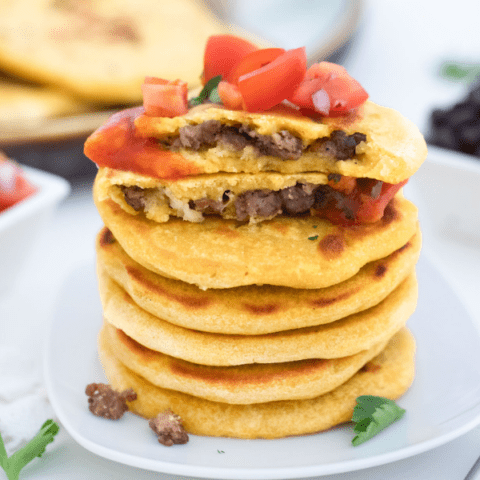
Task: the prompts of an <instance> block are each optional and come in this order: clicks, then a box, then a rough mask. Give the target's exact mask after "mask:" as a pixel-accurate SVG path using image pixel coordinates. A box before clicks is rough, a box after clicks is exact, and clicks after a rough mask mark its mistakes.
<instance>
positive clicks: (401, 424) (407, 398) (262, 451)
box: [44, 255, 480, 479]
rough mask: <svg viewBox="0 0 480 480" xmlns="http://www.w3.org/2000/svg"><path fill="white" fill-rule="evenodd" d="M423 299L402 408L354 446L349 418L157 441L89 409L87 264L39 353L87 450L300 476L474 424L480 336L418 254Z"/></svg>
mask: <svg viewBox="0 0 480 480" xmlns="http://www.w3.org/2000/svg"><path fill="white" fill-rule="evenodd" d="M417 273H418V278H419V284H420V300H419V303H418V307H417V310H416V312H415V314H414V315H413V316H412V318H411V319H410V320H409V322H408V325H409V327H410V329H411V330H412V331H413V333H414V335H415V337H416V340H417V361H416V364H417V374H416V377H415V381H414V383H413V385H412V387H411V389H410V390H409V391H408V392H407V393H406V394H405V395H404V396H403V397H402V398H401V399H400V400H399V401H398V403H399V405H400V406H402V407H403V408H405V409H406V410H407V413H406V414H405V416H404V417H403V418H402V419H401V420H400V421H398V422H396V423H395V424H393V425H391V426H390V427H389V428H388V429H386V430H384V431H383V432H381V433H380V434H379V435H377V436H376V437H374V438H373V439H372V440H370V441H368V442H366V443H365V444H363V445H361V446H359V447H353V446H352V445H351V443H350V442H351V439H352V438H353V431H352V426H351V425H350V424H347V425H343V426H341V427H339V428H335V429H333V430H331V431H328V432H325V433H321V434H317V435H310V436H303V437H292V438H285V439H281V440H236V439H227V438H210V437H198V436H194V435H191V436H190V442H189V443H187V444H186V445H181V446H180V445H178V446H173V447H171V448H167V447H164V446H162V445H160V444H159V443H158V442H157V440H156V437H155V435H154V434H153V432H152V431H151V430H150V428H149V427H148V424H147V422H146V420H144V419H142V418H139V417H137V416H135V415H132V414H128V413H127V414H126V415H125V416H124V417H123V418H122V419H121V420H119V421H109V420H105V419H102V418H99V417H95V416H94V415H92V414H91V413H90V412H89V410H88V408H87V397H86V395H85V393H84V391H85V386H86V385H87V384H88V383H91V382H102V381H103V382H105V377H104V375H103V371H102V368H101V366H100V363H99V361H98V358H97V353H96V336H97V332H98V330H99V329H100V327H101V324H102V313H101V306H100V301H99V298H98V293H97V289H96V281H95V273H94V267H93V265H91V266H87V267H85V268H82V269H79V270H77V271H76V272H75V273H74V274H73V275H72V276H71V277H70V278H69V279H68V281H67V282H66V285H65V288H64V290H63V291H62V292H61V296H60V297H59V298H60V299H61V300H60V304H59V308H58V312H57V315H56V317H55V318H54V320H53V323H52V325H51V331H50V334H49V338H48V341H47V348H46V351H45V359H44V360H45V377H46V384H47V389H48V393H49V397H50V400H51V403H52V405H53V408H54V410H55V412H56V414H57V416H58V418H59V420H60V421H61V422H62V424H63V425H64V427H65V428H66V429H67V430H68V432H69V433H70V434H71V435H72V437H73V438H74V439H76V440H77V441H78V443H80V444H81V445H83V446H84V447H85V448H86V449H88V450H90V451H92V452H94V453H96V454H98V455H101V456H103V457H106V458H108V459H111V460H114V461H117V462H120V463H124V464H128V465H132V466H136V467H140V468H143V469H147V470H153V471H158V472H164V473H170V474H177V475H186V476H189V477H192V476H193V477H206V478H221V479H233V478H235V479H255V478H262V479H287V478H305V477H311V476H320V475H327V474H333V473H342V472H348V471H353V470H359V469H363V468H368V467H372V466H376V465H382V464H385V463H388V462H392V461H395V460H399V459H403V458H406V457H409V456H412V455H416V454H419V453H421V452H425V451H427V450H429V449H432V448H434V447H436V446H439V445H441V444H444V443H446V442H448V441H450V440H453V439H454V438H456V437H458V436H460V435H462V434H464V433H466V432H467V431H469V430H471V429H473V428H474V427H475V426H477V425H479V424H480V369H479V367H478V365H480V337H479V334H478V333H479V332H478V331H477V330H476V328H475V326H474V325H473V323H472V322H471V320H470V318H469V316H468V314H467V312H466V311H465V309H464V308H463V306H462V305H461V303H460V302H459V300H458V298H457V297H456V296H455V295H454V293H453V291H452V290H451V288H450V287H449V285H448V283H447V282H446V281H445V280H444V279H442V278H441V276H440V275H439V273H438V272H437V270H436V269H435V268H434V267H433V266H432V264H431V263H430V262H429V261H428V260H427V259H426V258H425V255H422V257H421V259H420V261H419V264H418V268H417Z"/></svg>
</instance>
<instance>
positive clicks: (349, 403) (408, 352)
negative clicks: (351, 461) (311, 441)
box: [99, 329, 415, 438]
mask: <svg viewBox="0 0 480 480" xmlns="http://www.w3.org/2000/svg"><path fill="white" fill-rule="evenodd" d="M99 352H100V359H101V361H102V364H103V368H104V370H105V374H106V376H107V378H108V381H109V383H110V384H111V385H112V386H113V388H115V389H117V390H120V391H121V390H124V389H127V388H133V389H134V391H135V392H136V393H137V395H138V398H137V400H135V401H134V402H131V403H130V404H129V408H130V410H131V411H132V412H134V413H137V414H139V415H141V416H143V417H145V418H153V417H155V416H156V415H157V414H158V413H160V412H162V411H165V410H167V409H170V410H172V411H174V412H175V413H176V414H178V415H180V417H181V418H182V420H183V424H184V426H185V428H186V430H187V431H188V432H189V433H192V434H196V435H208V436H222V437H235V438H281V437H286V436H290V435H302V434H309V433H316V432H320V431H323V430H327V429H329V428H331V427H334V426H336V425H338V424H341V423H344V422H347V421H349V420H350V419H351V417H352V413H353V408H354V406H355V403H356V402H355V399H356V398H357V397H358V396H360V395H378V396H382V397H387V398H391V399H396V398H398V397H399V396H401V395H402V394H403V393H404V392H405V391H406V390H407V389H408V387H409V386H410V385H411V383H412V381H413V376H414V368H415V367H414V355H415V341H414V339H413V336H412V335H411V333H410V332H409V331H408V330H406V329H403V330H401V331H400V332H399V333H398V334H396V335H395V336H394V337H393V338H392V340H391V341H390V342H389V343H388V345H387V347H386V348H385V350H384V351H383V352H382V353H381V354H380V355H378V356H377V357H376V358H374V359H373V360H372V361H371V362H369V363H368V364H367V368H365V369H362V370H360V371H359V372H358V373H356V374H355V375H354V376H353V377H352V378H351V379H350V380H348V381H347V382H345V383H344V384H343V385H341V386H340V387H338V388H336V389H335V390H333V391H331V392H329V393H327V394H325V395H322V396H319V397H315V398H312V399H308V400H282V401H277V402H268V403H259V404H250V405H232V404H226V403H220V402H213V401H210V400H205V399H202V398H199V397H194V396H192V395H188V394H185V393H181V392H177V391H175V390H167V389H164V388H160V387H155V386H153V385H152V384H151V383H150V382H148V381H146V380H145V379H144V378H142V377H140V376H138V375H136V374H135V373H133V372H132V371H130V370H129V369H128V368H126V367H125V366H124V365H123V364H122V363H121V362H120V361H119V360H117V359H116V357H115V355H114V353H113V352H112V350H111V348H110V347H109V345H108V344H107V343H106V342H103V341H102V339H100V343H99Z"/></svg>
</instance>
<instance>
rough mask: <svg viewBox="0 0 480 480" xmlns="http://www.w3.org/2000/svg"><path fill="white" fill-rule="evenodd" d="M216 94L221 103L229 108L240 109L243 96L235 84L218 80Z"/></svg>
mask: <svg viewBox="0 0 480 480" xmlns="http://www.w3.org/2000/svg"><path fill="white" fill-rule="evenodd" d="M217 91H218V96H219V97H220V100H221V101H222V103H223V105H224V106H225V107H226V108H228V109H230V110H241V109H242V108H243V98H242V94H241V93H240V90H239V89H238V87H237V86H236V85H234V84H233V83H229V82H223V81H222V82H220V83H219V84H218V87H217Z"/></svg>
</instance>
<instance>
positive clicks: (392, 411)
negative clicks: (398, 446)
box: [352, 395, 405, 447]
mask: <svg viewBox="0 0 480 480" xmlns="http://www.w3.org/2000/svg"><path fill="white" fill-rule="evenodd" d="M404 414H405V410H404V409H403V408H400V407H399V406H398V405H397V404H396V403H395V402H394V401H393V400H389V399H388V398H384V397H375V396H373V395H362V396H360V397H358V398H357V405H356V406H355V408H354V409H353V415H352V422H354V423H355V426H354V428H353V431H354V432H355V433H356V435H355V437H354V438H353V440H352V444H353V445H354V446H355V447H356V446H357V445H360V444H362V443H364V442H366V441H367V440H370V439H371V438H372V437H373V436H375V435H376V434H377V433H379V432H381V431H382V430H383V429H384V428H386V427H388V426H389V425H391V424H392V423H393V422H395V421H396V420H399V419H400V418H402V417H403V415H404Z"/></svg>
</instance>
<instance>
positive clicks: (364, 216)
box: [356, 179, 408, 223]
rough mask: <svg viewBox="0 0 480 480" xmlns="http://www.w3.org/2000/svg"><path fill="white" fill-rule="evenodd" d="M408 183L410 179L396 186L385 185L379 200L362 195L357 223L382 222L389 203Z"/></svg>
mask: <svg viewBox="0 0 480 480" xmlns="http://www.w3.org/2000/svg"><path fill="white" fill-rule="evenodd" d="M407 182H408V179H407V180H404V181H403V182H400V183H396V184H391V183H383V185H382V189H381V191H380V194H379V196H378V197H377V198H373V197H372V196H371V195H365V194H360V199H361V203H360V206H359V208H358V210H357V212H356V221H357V222H358V223H372V222H376V221H377V220H380V219H381V218H382V217H383V212H384V211H385V207H386V206H387V204H388V202H389V201H390V200H391V199H392V198H393V197H394V195H395V194H396V193H397V192H398V191H399V190H400V189H401V188H402V187H403V186H404V185H405V184H406V183H407Z"/></svg>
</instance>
